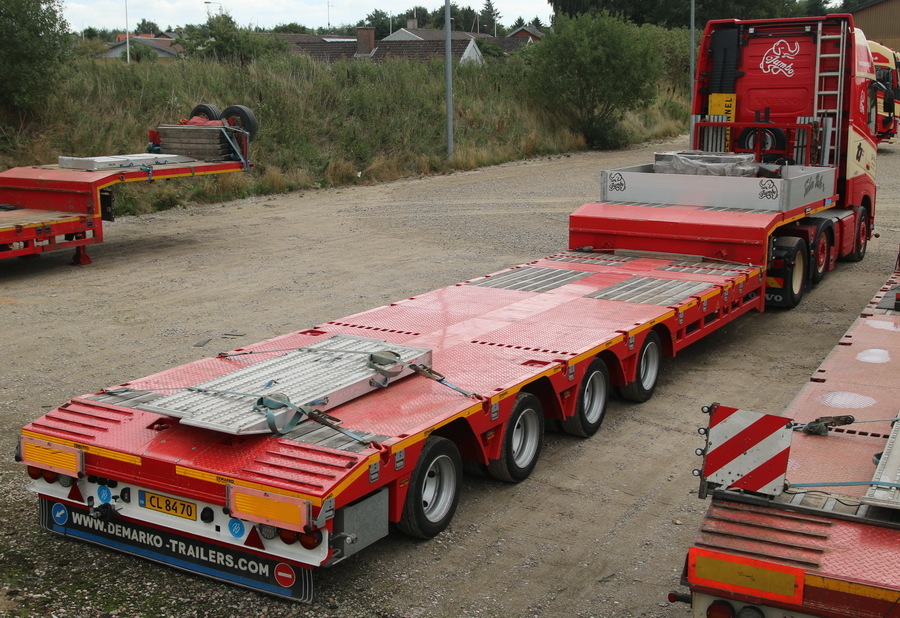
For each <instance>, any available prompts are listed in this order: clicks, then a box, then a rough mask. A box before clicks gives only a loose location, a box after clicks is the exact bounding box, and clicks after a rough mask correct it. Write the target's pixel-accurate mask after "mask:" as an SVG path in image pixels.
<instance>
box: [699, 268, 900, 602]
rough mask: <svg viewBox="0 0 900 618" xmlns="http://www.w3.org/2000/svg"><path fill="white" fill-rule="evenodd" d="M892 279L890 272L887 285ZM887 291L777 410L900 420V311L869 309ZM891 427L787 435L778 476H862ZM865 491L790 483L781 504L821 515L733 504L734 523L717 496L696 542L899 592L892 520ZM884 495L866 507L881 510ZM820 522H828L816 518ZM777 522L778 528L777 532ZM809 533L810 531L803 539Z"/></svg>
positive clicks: (824, 479) (899, 555)
mask: <svg viewBox="0 0 900 618" xmlns="http://www.w3.org/2000/svg"><path fill="white" fill-rule="evenodd" d="M896 281H897V274H896V273H895V277H894V278H893V279H892V281H891V282H890V283H892V284H894V283H896ZM890 287H891V286H890V285H889V286H886V287H885V288H883V291H882V292H880V293H879V295H877V296H876V298H875V299H874V300H873V302H872V303H871V304H870V305H869V307H868V308H867V309H866V310H865V311H864V313H863V316H862V317H861V318H859V319H857V320H856V321H855V322H854V323H853V324H852V325H851V327H850V329H849V330H848V331H847V333H846V334H845V335H844V337H842V338H841V341H840V343H839V345H838V346H836V347H835V348H834V349H833V350H832V352H831V353H830V354H829V355H828V357H827V358H826V359H825V361H824V362H823V363H822V365H821V366H820V367H819V369H818V370H817V371H816V373H815V374H814V375H813V380H814V381H811V382H809V383H808V384H807V385H806V386H804V388H803V390H801V392H800V393H799V394H798V396H797V397H796V398H795V399H794V402H793V403H792V404H791V405H790V406H789V407H788V409H787V410H786V411H785V416H787V417H789V418H792V419H793V420H794V421H796V422H798V423H806V422H808V421H812V420H814V419H816V418H819V417H823V416H838V415H852V416H853V417H854V418H855V419H856V420H857V421H865V420H875V419H892V418H896V417H897V416H900V414H898V412H900V400H898V398H897V376H900V315H894V314H895V313H896V312H894V311H885V310H884V309H877V308H876V307H877V305H878V304H879V303H880V302H881V301H882V299H883V297H884V295H885V292H887V291H888V290H889V289H890ZM897 427H900V423H898V424H897ZM891 430H892V428H891V422H890V421H884V420H878V422H872V423H854V424H851V425H846V426H839V427H833V428H831V430H830V431H829V432H828V435H826V436H819V435H809V434H805V433H802V432H794V433H793V440H792V443H791V452H790V459H789V461H788V470H787V480H788V482H789V483H828V482H859V481H863V482H868V481H870V480H871V479H872V478H873V475H874V474H875V471H876V466H875V464H874V463H873V461H872V456H873V455H875V454H876V453H881V452H882V451H885V452H884V455H882V458H885V457H890V453H889V452H888V451H886V445H887V443H888V436H889V434H890V433H891ZM885 473H886V475H887V478H892V477H896V475H897V471H896V470H886V471H885ZM868 491H869V490H868V486H867V485H861V486H821V487H819V486H816V487H796V488H793V489H792V492H796V493H786V494H785V495H784V496H782V498H783V499H784V500H781V501H782V502H790V503H791V504H795V505H802V506H808V507H811V508H813V509H820V511H819V512H820V513H821V516H819V515H816V514H807V511H804V512H791V511H786V510H782V509H779V508H777V507H775V508H764V507H761V506H752V505H739V506H740V507H741V508H742V509H744V512H745V515H743V516H742V520H741V521H738V522H735V521H734V517H732V516H729V515H727V514H725V515H723V513H722V512H721V510H720V509H719V506H720V505H721V504H722V501H720V500H716V501H714V502H713V503H712V504H711V506H710V510H709V512H708V513H707V517H706V519H705V520H704V523H703V526H702V529H701V531H700V533H699V534H698V536H697V538H696V541H695V542H696V544H698V545H700V546H704V547H711V548H714V549H721V550H723V551H726V552H734V553H737V554H739V555H745V556H750V557H756V558H760V559H763V560H767V561H774V562H779V563H783V564H788V565H791V566H801V567H803V568H804V569H806V571H807V572H808V573H812V574H819V575H822V576H824V577H828V578H833V579H835V580H838V581H846V582H855V583H862V584H868V585H872V586H876V587H879V588H886V589H890V590H894V591H900V530H898V529H897V528H896V527H895V526H896V524H893V525H890V524H887V525H886V524H885V523H883V522H884V521H885V520H889V521H894V522H896V521H900V518H898V515H897V511H892V510H888V509H884V508H873V507H869V506H866V505H865V504H864V503H865V502H867V501H868V500H867V498H865V494H866V493H867V492H868ZM887 493H890V492H887ZM884 497H885V496H883V495H882V496H880V498H879V500H876V501H875V503H876V504H878V505H879V506H882V505H883V503H882V502H881V499H882V498H884ZM726 504H731V503H726ZM861 504H862V506H860V505H861ZM894 506H895V507H896V505H894ZM832 512H834V513H846V514H848V515H856V516H857V519H855V520H849V521H848V520H845V519H841V518H835V517H831V514H832ZM875 517H877V518H878V519H877V520H876V519H873V518H875ZM867 518H868V520H867ZM723 520H724V521H726V522H727V523H723ZM820 521H821V522H827V523H816V522H820ZM779 527H780V528H782V529H783V530H782V531H779V530H777V528H779ZM811 531H812V532H815V533H816V534H813V535H811V534H810V532H811ZM820 535H824V536H820ZM892 598H894V597H892ZM889 602H890V599H889V600H888V603H889ZM842 615H843V614H842Z"/></svg>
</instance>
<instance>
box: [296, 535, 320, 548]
mask: <svg viewBox="0 0 900 618" xmlns="http://www.w3.org/2000/svg"><path fill="white" fill-rule="evenodd" d="M297 539H298V540H299V541H300V545H302V546H303V549H315V548H316V547H318V546H319V544H320V543H321V542H322V533H321V532H320V531H319V530H313V531H312V532H301V533H299V534H298V535H297Z"/></svg>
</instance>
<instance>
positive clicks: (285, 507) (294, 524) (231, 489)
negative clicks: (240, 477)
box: [227, 485, 309, 532]
mask: <svg viewBox="0 0 900 618" xmlns="http://www.w3.org/2000/svg"><path fill="white" fill-rule="evenodd" d="M227 492H228V508H230V509H231V515H232V517H239V518H241V519H247V520H250V521H255V522H258V523H261V524H269V525H270V526H277V527H278V528H285V529H287V530H296V531H297V532H303V530H304V527H305V526H306V524H307V523H308V522H309V502H307V501H306V500H302V499H300V498H293V497H291V496H284V495H281V494H276V493H271V492H268V491H261V490H258V489H251V488H249V487H239V486H235V485H229V486H228V489H227Z"/></svg>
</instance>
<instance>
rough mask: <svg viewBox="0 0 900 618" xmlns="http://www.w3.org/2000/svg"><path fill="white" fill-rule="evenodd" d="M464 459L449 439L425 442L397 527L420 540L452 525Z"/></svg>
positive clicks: (433, 438)
mask: <svg viewBox="0 0 900 618" xmlns="http://www.w3.org/2000/svg"><path fill="white" fill-rule="evenodd" d="M462 474H463V473H462V458H461V457H460V456H459V450H457V448H456V445H455V444H453V442H451V441H450V440H448V439H447V438H441V437H440V436H432V437H430V438H428V440H426V441H425V445H424V446H423V447H422V453H421V454H420V455H419V461H418V462H417V463H416V468H415V470H413V473H412V477H411V478H410V481H409V490H408V491H407V493H406V502H405V503H404V504H403V513H402V514H401V515H400V521H398V522H397V527H398V528H399V529H400V530H401V531H402V532H404V533H406V534H408V535H410V536H414V537H416V538H420V539H430V538H432V537H435V536H437V535H438V534H439V533H440V532H442V531H443V530H444V528H446V527H447V526H448V525H450V520H451V519H453V515H454V514H455V513H456V506H457V505H458V504H459V493H460V489H461V488H462Z"/></svg>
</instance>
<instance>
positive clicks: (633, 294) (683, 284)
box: [586, 277, 711, 307]
mask: <svg viewBox="0 0 900 618" xmlns="http://www.w3.org/2000/svg"><path fill="white" fill-rule="evenodd" d="M710 287H711V285H710V284H709V283H697V282H696V281H677V280H673V279H657V278H655V277H631V278H630V279H626V280H625V281H622V282H621V283H617V284H615V285H612V286H610V287H608V288H604V289H602V290H599V291H597V292H593V293H592V294H587V295H586V297H587V298H600V299H603V300H618V301H621V302H626V303H642V304H645V305H661V306H664V307H670V306H672V305H677V304H678V303H681V302H683V301H685V300H687V299H688V298H690V297H691V296H695V295H697V294H699V293H701V292H703V291H704V290H708V289H709V288H710Z"/></svg>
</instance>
